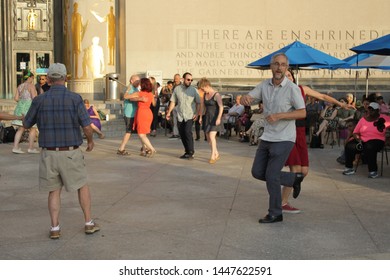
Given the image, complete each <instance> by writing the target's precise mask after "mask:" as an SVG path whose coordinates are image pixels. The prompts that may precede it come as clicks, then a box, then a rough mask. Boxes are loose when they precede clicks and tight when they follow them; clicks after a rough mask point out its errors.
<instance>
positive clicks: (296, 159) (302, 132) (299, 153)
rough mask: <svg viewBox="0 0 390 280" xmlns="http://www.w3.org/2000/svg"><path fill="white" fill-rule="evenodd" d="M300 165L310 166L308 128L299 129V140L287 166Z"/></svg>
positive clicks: (296, 141)
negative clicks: (307, 139) (307, 142)
mask: <svg viewBox="0 0 390 280" xmlns="http://www.w3.org/2000/svg"><path fill="white" fill-rule="evenodd" d="M290 165H300V166H309V152H308V150H307V144H306V128H305V127H297V138H296V140H295V145H294V147H293V148H292V150H291V152H290V155H289V156H288V159H287V161H286V163H285V166H290Z"/></svg>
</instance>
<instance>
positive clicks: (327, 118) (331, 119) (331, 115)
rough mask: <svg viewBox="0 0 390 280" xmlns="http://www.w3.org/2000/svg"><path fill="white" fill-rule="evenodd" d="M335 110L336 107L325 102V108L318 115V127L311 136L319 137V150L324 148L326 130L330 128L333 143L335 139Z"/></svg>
mask: <svg viewBox="0 0 390 280" xmlns="http://www.w3.org/2000/svg"><path fill="white" fill-rule="evenodd" d="M336 116H337V109H336V105H333V104H332V103H329V102H325V108H324V109H323V110H322V111H321V115H320V126H319V127H318V130H317V132H316V133H314V134H313V135H315V136H320V135H321V143H322V144H321V148H324V144H323V143H325V135H326V133H325V132H326V130H327V129H328V128H330V129H331V130H332V137H333V141H335V139H336V128H337V119H336Z"/></svg>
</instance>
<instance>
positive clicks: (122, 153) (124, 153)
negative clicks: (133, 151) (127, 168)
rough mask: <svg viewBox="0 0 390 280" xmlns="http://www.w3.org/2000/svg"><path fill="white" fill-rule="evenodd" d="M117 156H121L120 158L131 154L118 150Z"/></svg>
mask: <svg viewBox="0 0 390 280" xmlns="http://www.w3.org/2000/svg"><path fill="white" fill-rule="evenodd" d="M116 154H117V155H120V156H128V155H130V153H129V152H127V151H126V150H122V151H121V150H118V151H117V152H116Z"/></svg>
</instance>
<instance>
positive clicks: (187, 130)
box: [179, 120, 195, 155]
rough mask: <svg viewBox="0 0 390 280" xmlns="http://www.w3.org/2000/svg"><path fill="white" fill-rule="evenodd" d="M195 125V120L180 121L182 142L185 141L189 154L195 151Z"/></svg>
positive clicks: (185, 149) (186, 150) (186, 151)
mask: <svg viewBox="0 0 390 280" xmlns="http://www.w3.org/2000/svg"><path fill="white" fill-rule="evenodd" d="M193 125H194V121H193V120H188V121H182V122H179V134H180V138H181V142H182V143H183V146H184V151H185V153H186V154H189V155H193V154H194V153H195V151H194V138H193V136H192V126H193Z"/></svg>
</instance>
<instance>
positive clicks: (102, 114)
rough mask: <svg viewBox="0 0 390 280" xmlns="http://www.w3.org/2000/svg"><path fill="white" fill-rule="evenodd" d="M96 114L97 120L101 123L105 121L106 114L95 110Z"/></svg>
mask: <svg viewBox="0 0 390 280" xmlns="http://www.w3.org/2000/svg"><path fill="white" fill-rule="evenodd" d="M97 113H98V115H99V119H100V120H101V121H105V120H106V114H104V112H103V111H100V110H97Z"/></svg>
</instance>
